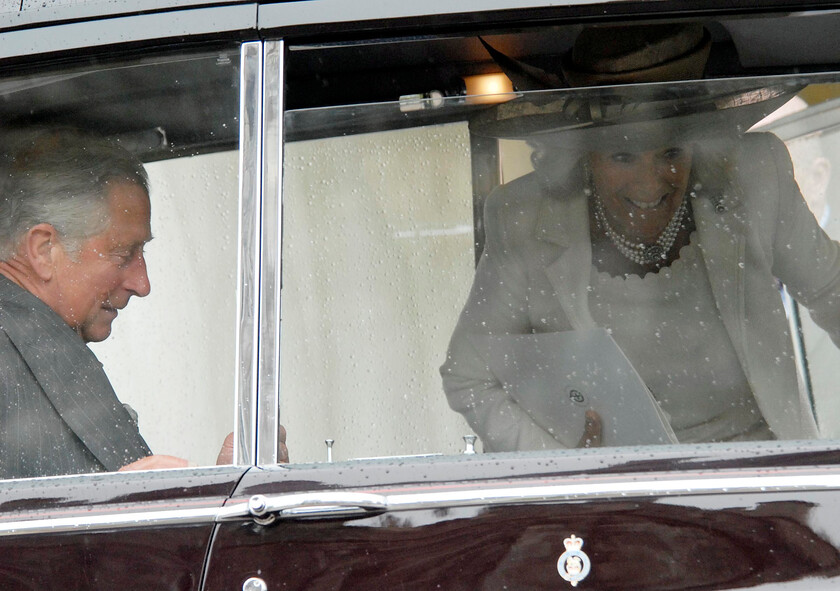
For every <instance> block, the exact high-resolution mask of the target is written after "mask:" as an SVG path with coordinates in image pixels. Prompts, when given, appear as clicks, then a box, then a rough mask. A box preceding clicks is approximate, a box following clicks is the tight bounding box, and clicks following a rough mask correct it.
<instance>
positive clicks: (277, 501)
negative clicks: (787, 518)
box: [217, 474, 840, 521]
mask: <svg viewBox="0 0 840 591" xmlns="http://www.w3.org/2000/svg"><path fill="white" fill-rule="evenodd" d="M590 479H591V478H587V479H586V480H590ZM582 480H583V479H582ZM838 488H840V474H804V475H803V474H797V475H785V476H764V475H762V476H744V477H740V476H731V477H722V478H720V477H719V478H708V477H705V478H704V477H702V476H700V475H698V477H696V478H691V477H685V476H683V477H681V478H674V479H656V480H631V481H627V480H623V481H619V482H581V483H574V484H547V485H542V486H511V487H494V488H486V489H482V488H474V487H471V488H469V489H465V490H451V491H445V492H443V491H435V492H406V493H401V492H394V493H388V494H382V493H376V492H371V493H365V492H356V491H347V492H341V491H338V492H335V491H324V492H316V493H296V494H289V495H273V496H265V497H263V498H262V499H261V500H262V501H263V502H264V504H265V508H264V509H263V510H262V511H261V515H267V514H269V513H279V514H280V515H279V517H280V518H283V517H287V518H291V517H299V516H305V517H307V518H312V517H316V516H317V514H316V512H315V509H316V508H318V507H320V508H322V509H323V510H324V514H325V515H329V514H330V513H331V512H333V511H334V510H335V509H336V508H342V509H351V508H353V507H356V508H358V509H362V510H368V511H377V510H378V511H409V510H420V509H423V510H428V509H438V508H444V507H448V508H452V507H476V506H493V505H521V504H531V503H562V502H569V501H575V502H579V501H586V500H593V499H600V500H610V499H628V498H635V499H638V498H644V497H684V496H692V495H703V494H708V493H712V494H745V493H758V492H762V493H764V492H782V491H792V490H796V491H806V490H811V491H817V490H829V489H838ZM302 509H305V512H301V510H302ZM296 513H298V514H297V515H296ZM252 516H253V515H252V511H251V510H250V509H249V502H248V501H238V502H235V503H232V504H228V505H226V506H225V507H223V508H222V509H221V510H219V514H218V517H217V519H218V520H219V521H229V520H236V519H242V518H248V517H252Z"/></svg>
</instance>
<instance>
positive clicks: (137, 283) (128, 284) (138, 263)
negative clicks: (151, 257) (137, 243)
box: [123, 254, 152, 298]
mask: <svg viewBox="0 0 840 591" xmlns="http://www.w3.org/2000/svg"><path fill="white" fill-rule="evenodd" d="M123 287H125V288H126V289H127V290H128V291H130V292H132V293H133V294H134V295H136V296H139V297H141V298H144V297H146V296H147V295H149V292H151V291H152V286H151V284H150V283H149V273H148V271H147V270H146V259H145V258H144V257H143V255H142V254H141V255H139V256H138V257H137V258H136V259H134V261H132V263H131V265H129V266H128V268H127V269H126V276H125V281H124V282H123Z"/></svg>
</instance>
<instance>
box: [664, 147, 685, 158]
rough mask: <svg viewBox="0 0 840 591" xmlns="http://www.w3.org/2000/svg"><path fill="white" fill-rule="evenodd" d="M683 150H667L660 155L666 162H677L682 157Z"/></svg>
mask: <svg viewBox="0 0 840 591" xmlns="http://www.w3.org/2000/svg"><path fill="white" fill-rule="evenodd" d="M683 152H684V150H683V149H682V148H676V147H675V148H668V149H667V150H665V151H664V152H663V153H662V155H663V156H664V157H665V158H666V159H667V160H678V159H679V158H680V157H681V156H682V155H683Z"/></svg>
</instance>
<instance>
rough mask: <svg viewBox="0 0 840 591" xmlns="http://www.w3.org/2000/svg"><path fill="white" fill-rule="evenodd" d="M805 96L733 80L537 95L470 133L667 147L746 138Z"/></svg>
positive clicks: (504, 106)
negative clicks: (686, 142)
mask: <svg viewBox="0 0 840 591" xmlns="http://www.w3.org/2000/svg"><path fill="white" fill-rule="evenodd" d="M801 89H802V85H797V84H794V83H790V84H789V83H778V82H777V83H774V84H769V85H762V86H756V85H755V81H754V80H752V81H750V84H749V85H746V84H745V82H744V81H730V80H726V81H705V82H702V83H697V82H694V83H676V84H675V83H656V84H641V85H621V86H614V87H591V88H575V89H562V90H556V91H538V92H530V93H523V94H522V95H520V96H519V97H517V98H515V99H513V100H510V101H507V102H505V103H501V104H498V105H496V106H494V107H492V108H490V109H488V110H485V111H482V112H481V113H479V114H478V115H477V116H475V117H474V118H472V119H471V120H470V132H471V133H473V134H474V135H478V136H484V137H493V138H499V139H502V138H504V139H522V140H534V141H540V142H543V143H550V144H556V145H562V146H565V147H569V148H573V149H585V150H592V149H612V148H614V147H616V146H626V145H635V146H641V145H652V146H660V145H664V144H667V143H669V142H672V143H673V142H677V141H684V140H687V139H691V138H694V137H703V136H709V135H710V134H713V135H720V134H722V133H724V134H727V135H733V134H734V135H737V134H742V133H745V132H746V131H747V130H748V129H749V128H750V127H752V125H753V124H755V123H757V122H758V121H760V120H761V119H763V118H764V117H765V116H767V115H769V114H770V113H772V112H773V111H775V110H776V109H778V108H779V107H781V106H782V105H783V104H784V103H786V102H787V101H788V100H790V99H791V98H793V96H794V95H795V94H796V93H797V92H798V91H799V90H801Z"/></svg>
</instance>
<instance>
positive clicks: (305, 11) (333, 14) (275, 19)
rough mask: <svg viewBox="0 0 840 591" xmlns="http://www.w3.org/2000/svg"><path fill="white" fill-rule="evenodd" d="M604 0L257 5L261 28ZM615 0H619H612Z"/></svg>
mask: <svg viewBox="0 0 840 591" xmlns="http://www.w3.org/2000/svg"><path fill="white" fill-rule="evenodd" d="M604 1H605V0H562V1H558V0H425V1H424V2H347V0H297V1H293V2H282V3H278V4H262V5H260V7H259V14H258V18H257V20H258V22H259V27H260V29H270V28H275V27H288V26H294V25H311V24H318V23H340V22H356V21H366V20H375V19H390V18H409V17H428V16H430V15H441V14H459V13H471V12H489V11H492V10H510V9H517V8H520V9H521V8H550V7H553V6H586V5H588V4H603V3H604ZM606 1H607V2H609V1H610V0H606ZM612 1H613V2H617V1H619V0H612Z"/></svg>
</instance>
